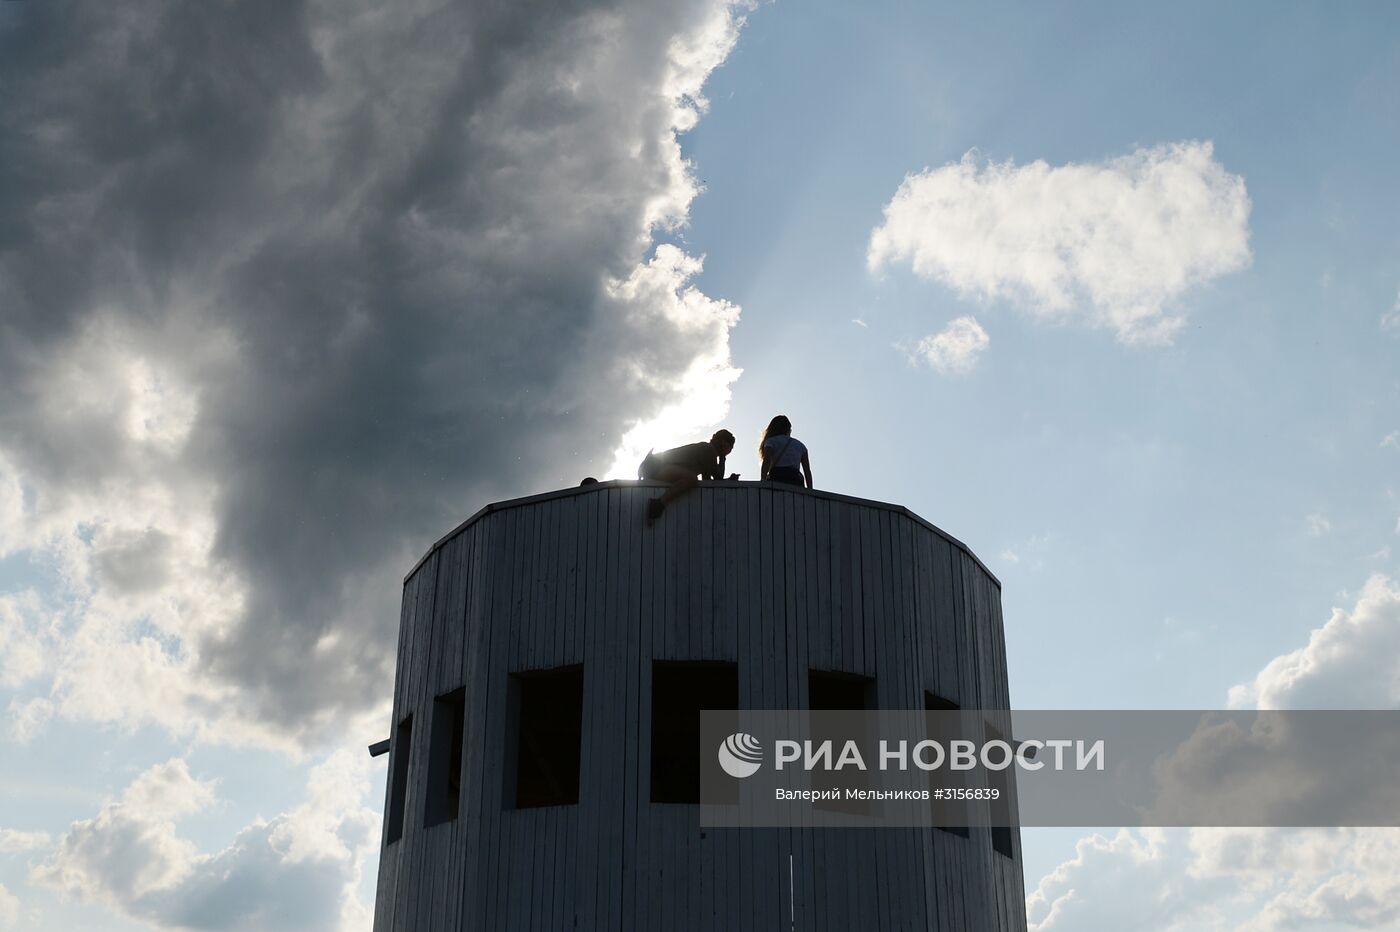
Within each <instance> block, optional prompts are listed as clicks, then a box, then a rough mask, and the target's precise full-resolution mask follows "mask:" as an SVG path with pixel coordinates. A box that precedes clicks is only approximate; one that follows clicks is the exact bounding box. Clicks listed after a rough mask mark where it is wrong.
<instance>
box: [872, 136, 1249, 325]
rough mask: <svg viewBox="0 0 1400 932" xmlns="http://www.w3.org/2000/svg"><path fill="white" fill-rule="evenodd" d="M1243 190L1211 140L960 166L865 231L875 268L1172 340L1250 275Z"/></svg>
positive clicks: (901, 200)
mask: <svg viewBox="0 0 1400 932" xmlns="http://www.w3.org/2000/svg"><path fill="white" fill-rule="evenodd" d="M1249 212H1250V201H1249V196H1248V194H1247V193H1246V190H1245V182H1244V179H1243V178H1242V177H1240V176H1239V175H1234V174H1231V173H1230V172H1228V171H1226V169H1225V168H1224V166H1223V165H1221V164H1220V163H1219V162H1218V161H1216V159H1215V156H1214V149H1213V146H1212V144H1211V143H1210V142H1208V141H1204V142H1202V141H1186V142H1177V143H1171V144H1166V145H1158V146H1153V147H1150V148H1142V149H1138V150H1136V151H1134V152H1132V153H1130V154H1128V155H1124V156H1120V157H1117V158H1112V159H1109V160H1107V161H1104V162H1100V163H1093V164H1081V163H1071V164H1067V165H1060V166H1051V165H1048V164H1046V163H1045V162H1043V161H1036V162H1031V163H1029V164H1026V165H1020V166H1018V165H1016V164H1014V163H1013V162H1011V161H1006V162H983V161H981V160H980V159H979V158H978V156H977V154H976V153H975V152H969V153H968V154H967V155H965V156H964V157H963V159H962V160H961V161H960V162H956V163H952V164H949V165H944V166H942V167H939V168H935V169H925V170H923V171H921V172H916V173H914V174H911V175H909V176H907V177H906V178H905V179H904V182H903V183H902V184H901V185H900V186H899V189H898V190H897V191H896V192H895V194H894V196H893V197H892V198H891V199H890V202H889V203H888V204H886V205H885V210H884V221H883V222H882V223H881V224H880V225H879V226H878V227H877V228H876V229H875V230H874V232H873V233H872V234H871V237H870V244H869V250H868V253H867V262H868V264H869V266H870V268H871V269H872V270H879V269H881V268H884V267H886V266H889V265H892V264H895V263H900V262H908V263H909V264H910V265H911V266H912V268H913V270H914V272H915V274H917V275H919V276H921V277H924V278H928V279H933V280H937V281H940V282H943V283H944V284H946V285H948V286H949V287H951V288H953V289H954V290H956V291H957V292H959V293H960V294H963V295H965V296H968V297H974V298H983V299H991V298H1012V299H1014V300H1016V301H1017V302H1018V303H1019V304H1021V305H1022V306H1024V307H1025V308H1026V309H1027V310H1028V311H1029V312H1030V313H1031V314H1033V315H1034V316H1036V317H1038V318H1040V319H1044V320H1048V321H1054V322H1078V323H1083V324H1086V325H1088V326H1091V327H1106V328H1109V329H1111V330H1113V331H1114V332H1115V333H1116V334H1117V336H1118V337H1119V338H1120V339H1121V340H1124V341H1126V342H1135V343H1154V342H1166V341H1170V340H1171V338H1172V337H1173V335H1174V334H1175V333H1176V332H1177V331H1178V330H1179V329H1180V328H1181V326H1182V324H1183V323H1184V321H1185V311H1184V310H1183V309H1181V308H1180V307H1179V299H1180V298H1181V297H1182V296H1183V295H1184V294H1185V293H1186V292H1187V291H1188V290H1189V289H1191V288H1193V287H1196V286H1199V285H1202V284H1205V283H1207V282H1209V281H1211V280H1213V279H1216V278H1218V277H1220V276H1222V275H1225V274H1227V273H1230V272H1234V271H1237V270H1239V269H1242V268H1244V267H1246V266H1247V265H1248V264H1249V262H1250V258H1251V257H1250V249H1249Z"/></svg>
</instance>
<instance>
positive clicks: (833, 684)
mask: <svg viewBox="0 0 1400 932" xmlns="http://www.w3.org/2000/svg"><path fill="white" fill-rule="evenodd" d="M807 708H809V709H811V710H813V711H831V710H839V709H873V708H875V681H874V680H873V679H871V678H870V677H868V676H857V675H856V674H854V673H840V672H837V671H834V670H812V671H810V672H809V673H808V674H807ZM862 750H863V749H862Z"/></svg>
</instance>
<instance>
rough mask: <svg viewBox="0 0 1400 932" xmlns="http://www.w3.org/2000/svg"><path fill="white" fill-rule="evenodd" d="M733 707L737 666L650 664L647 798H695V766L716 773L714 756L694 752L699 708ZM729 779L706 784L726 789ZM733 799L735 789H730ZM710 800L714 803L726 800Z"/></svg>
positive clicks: (697, 771)
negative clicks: (649, 746)
mask: <svg viewBox="0 0 1400 932" xmlns="http://www.w3.org/2000/svg"><path fill="white" fill-rule="evenodd" d="M738 705H739V667H738V665H737V664H732V663H675V662H668V661H660V660H659V661H656V662H655V663H653V664H652V667H651V801H652V802H654V803H698V802H700V767H701V763H702V760H703V762H704V763H705V765H707V766H710V767H713V768H714V769H715V771H718V769H719V764H718V760H717V758H716V757H715V755H714V754H708V755H705V757H704V758H703V759H702V758H701V756H700V712H701V711H702V710H706V709H711V710H727V709H735V708H737V707H738ZM733 782H734V781H732V780H723V779H718V778H717V779H716V780H715V781H714V782H713V783H712V784H711V785H714V786H718V787H726V788H727V787H729V786H730V785H731V784H733ZM734 792H735V796H734V800H733V801H737V799H738V796H737V792H738V790H737V787H735V788H734ZM727 801H729V800H728V799H727V798H726V799H716V802H727Z"/></svg>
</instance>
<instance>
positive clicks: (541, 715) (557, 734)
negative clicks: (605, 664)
mask: <svg viewBox="0 0 1400 932" xmlns="http://www.w3.org/2000/svg"><path fill="white" fill-rule="evenodd" d="M507 715H508V724H507V734H508V735H509V736H510V740H511V742H512V744H513V745H514V747H512V748H509V749H508V753H507V757H506V759H507V760H508V761H513V762H514V767H513V768H511V769H508V770H507V771H506V791H507V792H506V798H507V799H508V800H510V801H511V802H512V803H513V808H516V809H536V808H539V807H541V806H574V805H577V804H578V787H579V760H580V758H581V754H582V746H583V667H582V666H571V667H558V668H556V669H553V670H531V671H528V672H524V673H512V674H511V677H510V701H509V703H508V713H507Z"/></svg>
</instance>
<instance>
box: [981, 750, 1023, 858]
mask: <svg viewBox="0 0 1400 932" xmlns="http://www.w3.org/2000/svg"><path fill="white" fill-rule="evenodd" d="M987 740H988V741H1005V740H1006V738H1004V737H1003V736H1002V734H1001V732H999V731H997V730H996V729H995V728H993V727H992V726H991V725H988V726H987ZM1012 750H1013V751H1014V750H1015V748H1014V747H1013V748H1012ZM998 759H999V758H998ZM1015 766H1016V762H1015V756H1014V754H1013V756H1012V761H1011V767H1015ZM1011 767H1007V768H1006V769H1005V770H991V769H990V768H989V769H988V770H987V786H988V788H989V789H994V790H1000V793H999V795H998V796H997V798H996V799H994V800H992V801H991V810H992V850H993V851H995V852H996V853H997V854H1002V855H1005V856H1006V857H1008V858H1010V857H1015V856H1016V855H1015V852H1014V850H1013V849H1012V843H1011Z"/></svg>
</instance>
